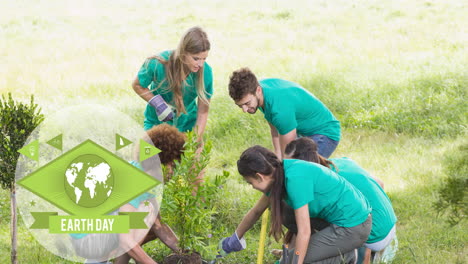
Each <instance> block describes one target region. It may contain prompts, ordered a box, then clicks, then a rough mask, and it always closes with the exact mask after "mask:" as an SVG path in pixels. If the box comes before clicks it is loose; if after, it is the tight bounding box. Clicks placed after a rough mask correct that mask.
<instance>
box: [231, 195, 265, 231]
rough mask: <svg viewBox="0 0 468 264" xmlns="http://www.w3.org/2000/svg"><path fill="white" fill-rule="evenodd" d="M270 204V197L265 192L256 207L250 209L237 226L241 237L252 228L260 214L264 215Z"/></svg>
mask: <svg viewBox="0 0 468 264" xmlns="http://www.w3.org/2000/svg"><path fill="white" fill-rule="evenodd" d="M269 204H270V201H269V198H268V197H267V196H266V195H264V194H263V195H262V197H260V199H259V200H258V201H257V203H256V204H255V205H254V207H252V209H250V210H249V212H248V213H247V214H246V215H245V216H244V218H242V221H241V222H240V224H239V225H238V226H237V229H236V233H237V236H238V237H239V239H240V238H242V237H243V236H244V234H245V233H246V232H247V231H248V230H249V229H250V228H252V226H253V225H254V224H255V223H256V222H257V220H258V219H259V218H260V216H262V214H263V212H264V211H265V210H266V209H267V208H268V205H269Z"/></svg>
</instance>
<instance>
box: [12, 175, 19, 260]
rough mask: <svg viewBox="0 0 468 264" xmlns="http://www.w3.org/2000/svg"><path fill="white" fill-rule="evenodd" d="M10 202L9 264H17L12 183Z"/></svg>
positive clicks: (14, 194)
mask: <svg viewBox="0 0 468 264" xmlns="http://www.w3.org/2000/svg"><path fill="white" fill-rule="evenodd" d="M10 201H11V227H10V228H11V263H12V264H17V263H18V260H17V259H16V244H17V243H16V236H17V235H16V234H17V220H16V186H15V183H13V187H12V188H11V190H10Z"/></svg>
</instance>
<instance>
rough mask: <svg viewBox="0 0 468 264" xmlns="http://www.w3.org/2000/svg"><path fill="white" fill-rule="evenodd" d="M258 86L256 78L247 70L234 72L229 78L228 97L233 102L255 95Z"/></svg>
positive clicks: (242, 69)
mask: <svg viewBox="0 0 468 264" xmlns="http://www.w3.org/2000/svg"><path fill="white" fill-rule="evenodd" d="M258 86H260V84H259V83H258V80H257V77H255V74H253V72H252V71H250V69H249V68H241V69H239V70H237V71H234V72H233V73H232V74H231V76H230V77H229V95H230V96H231V98H232V99H233V100H234V101H238V100H241V99H242V98H244V96H246V95H248V94H255V91H256V90H257V87H258Z"/></svg>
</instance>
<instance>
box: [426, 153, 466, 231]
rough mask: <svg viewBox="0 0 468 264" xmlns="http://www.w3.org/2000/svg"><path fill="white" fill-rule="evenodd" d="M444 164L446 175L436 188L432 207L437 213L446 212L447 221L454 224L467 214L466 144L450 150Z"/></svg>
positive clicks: (464, 218)
mask: <svg viewBox="0 0 468 264" xmlns="http://www.w3.org/2000/svg"><path fill="white" fill-rule="evenodd" d="M444 164H445V167H444V169H445V173H446V174H447V177H446V178H445V179H444V180H443V182H442V184H441V186H440V187H439V189H438V190H437V193H438V200H437V201H436V202H435V203H434V207H435V209H436V210H437V212H438V213H439V214H447V216H448V219H447V221H448V223H449V224H450V225H452V226H454V225H456V224H458V223H460V222H461V221H463V220H466V217H467V215H468V196H467V193H468V144H464V145H461V146H460V147H459V148H458V149H456V150H455V151H451V152H450V153H449V154H448V155H447V156H446V158H445V160H444Z"/></svg>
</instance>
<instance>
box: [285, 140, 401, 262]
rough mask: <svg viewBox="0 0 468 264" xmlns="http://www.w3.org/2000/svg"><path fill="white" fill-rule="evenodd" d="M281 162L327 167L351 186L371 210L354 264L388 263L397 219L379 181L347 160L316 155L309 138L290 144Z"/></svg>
mask: <svg viewBox="0 0 468 264" xmlns="http://www.w3.org/2000/svg"><path fill="white" fill-rule="evenodd" d="M285 158H292V159H300V160H305V161H310V162H314V163H318V164H321V165H323V166H326V167H329V168H331V169H333V170H334V171H335V172H336V173H338V175H340V176H342V177H343V178H345V179H346V180H347V181H349V182H350V183H351V184H352V185H353V186H355V187H356V188H357V189H358V190H359V191H360V192H361V193H362V194H363V195H364V196H365V197H366V198H367V200H368V201H369V203H370V205H371V207H372V230H371V233H370V235H369V238H368V239H367V241H366V243H364V246H363V247H361V248H360V250H359V259H358V264H359V263H369V262H370V261H371V260H372V261H375V262H381V261H384V262H386V263H387V262H390V261H391V259H392V258H393V256H394V254H395V251H396V247H397V243H398V242H397V240H396V221H397V218H396V216H395V212H394V211H393V207H392V203H391V201H390V199H389V198H388V196H387V195H386V194H385V192H384V190H383V182H382V181H380V180H379V179H377V178H374V177H372V176H371V175H370V174H369V173H368V172H367V171H365V170H364V169H363V168H361V167H360V166H359V165H358V164H357V163H356V162H354V161H353V160H351V159H349V158H333V159H330V160H327V159H326V158H324V157H322V156H321V155H320V154H318V152H317V144H316V143H315V142H314V141H313V140H311V139H309V138H298V139H296V140H294V141H291V142H290V143H289V144H288V145H287V146H286V150H285ZM392 242H393V244H394V245H395V246H394V247H392V248H391V250H389V248H390V247H388V246H389V245H391V243H392ZM366 249H367V252H366ZM386 249H387V250H386ZM371 251H372V253H371ZM364 256H366V257H364Z"/></svg>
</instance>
